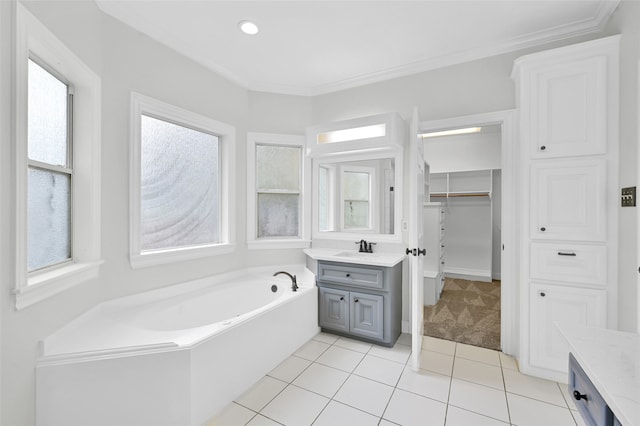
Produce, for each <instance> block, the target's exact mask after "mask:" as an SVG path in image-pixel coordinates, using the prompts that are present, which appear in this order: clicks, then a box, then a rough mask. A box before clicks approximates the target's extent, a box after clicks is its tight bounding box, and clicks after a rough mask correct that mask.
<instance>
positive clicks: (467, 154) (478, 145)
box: [424, 125, 502, 173]
mask: <svg viewBox="0 0 640 426" xmlns="http://www.w3.org/2000/svg"><path fill="white" fill-rule="evenodd" d="M493 127H497V128H498V129H497V130H495V129H493ZM488 128H489V130H488V131H485V128H483V129H482V131H481V132H480V133H470V134H466V135H452V136H440V137H433V138H425V139H424V158H425V160H426V161H427V163H429V166H430V167H431V173H439V172H460V171H468V170H485V169H500V168H502V164H501V161H502V156H501V154H500V151H501V144H502V139H501V132H500V130H499V129H500V126H498V125H495V126H488Z"/></svg>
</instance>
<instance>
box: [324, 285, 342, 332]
mask: <svg viewBox="0 0 640 426" xmlns="http://www.w3.org/2000/svg"><path fill="white" fill-rule="evenodd" d="M319 317H320V318H319V319H318V321H319V323H320V327H324V328H330V329H332V330H337V331H342V332H344V333H348V332H349V292H348V291H342V290H334V289H332V288H322V287H321V288H320V309H319Z"/></svg>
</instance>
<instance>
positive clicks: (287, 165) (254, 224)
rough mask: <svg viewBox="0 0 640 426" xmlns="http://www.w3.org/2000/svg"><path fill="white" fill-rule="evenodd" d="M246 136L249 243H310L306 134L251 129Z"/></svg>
mask: <svg viewBox="0 0 640 426" xmlns="http://www.w3.org/2000/svg"><path fill="white" fill-rule="evenodd" d="M247 140H248V148H247V150H248V160H249V161H248V165H247V167H248V173H247V183H248V185H247V186H248V190H247V194H248V199H247V208H248V212H249V214H248V218H247V224H248V225H247V227H248V229H247V234H248V235H249V238H248V240H249V247H250V248H272V247H280V248H300V247H308V246H309V242H308V238H306V235H307V231H306V229H305V226H306V221H305V219H304V218H305V216H304V214H303V211H305V208H304V204H305V202H306V198H305V197H304V191H303V182H304V179H303V173H304V170H305V167H304V159H303V145H304V137H303V136H294V135H274V134H260V133H249V134H248V136H247Z"/></svg>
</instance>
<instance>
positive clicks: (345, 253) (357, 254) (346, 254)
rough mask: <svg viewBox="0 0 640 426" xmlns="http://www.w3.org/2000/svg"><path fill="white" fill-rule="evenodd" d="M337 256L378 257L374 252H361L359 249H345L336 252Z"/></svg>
mask: <svg viewBox="0 0 640 426" xmlns="http://www.w3.org/2000/svg"><path fill="white" fill-rule="evenodd" d="M336 256H339V257H377V255H376V254H374V253H360V252H357V251H343V252H340V253H336Z"/></svg>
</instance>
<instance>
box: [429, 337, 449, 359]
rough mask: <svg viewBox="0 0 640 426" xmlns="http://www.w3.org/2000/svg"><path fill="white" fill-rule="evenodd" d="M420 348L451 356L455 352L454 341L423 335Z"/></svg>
mask: <svg viewBox="0 0 640 426" xmlns="http://www.w3.org/2000/svg"><path fill="white" fill-rule="evenodd" d="M422 349H423V350H429V351H433V352H440V353H441V354H446V355H451V356H453V355H455V353H456V342H452V341H451V340H444V339H437V338H435V337H431V336H424V337H423V338H422Z"/></svg>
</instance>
